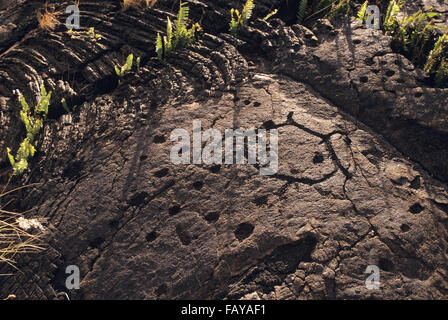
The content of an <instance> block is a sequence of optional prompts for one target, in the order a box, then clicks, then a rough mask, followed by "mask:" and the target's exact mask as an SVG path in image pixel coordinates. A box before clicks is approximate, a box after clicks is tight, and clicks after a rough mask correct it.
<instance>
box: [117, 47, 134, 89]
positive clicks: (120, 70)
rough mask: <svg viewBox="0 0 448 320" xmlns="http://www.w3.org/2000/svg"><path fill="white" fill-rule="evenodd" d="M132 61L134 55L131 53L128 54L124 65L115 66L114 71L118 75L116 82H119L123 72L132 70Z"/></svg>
mask: <svg viewBox="0 0 448 320" xmlns="http://www.w3.org/2000/svg"><path fill="white" fill-rule="evenodd" d="M133 63H134V55H133V54H132V53H131V54H130V55H128V57H127V59H126V63H125V64H124V65H122V66H121V67H117V66H115V73H116V74H117V76H118V77H119V79H118V84H120V83H121V78H123V76H124V75H125V73H126V72H129V71H131V70H132V64H133Z"/></svg>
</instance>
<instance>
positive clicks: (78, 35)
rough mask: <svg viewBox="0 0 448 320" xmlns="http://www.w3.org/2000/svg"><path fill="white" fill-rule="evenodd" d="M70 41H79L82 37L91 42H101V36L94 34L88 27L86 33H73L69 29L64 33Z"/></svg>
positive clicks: (91, 28) (92, 28)
mask: <svg viewBox="0 0 448 320" xmlns="http://www.w3.org/2000/svg"><path fill="white" fill-rule="evenodd" d="M66 32H67V34H68V35H69V36H70V38H71V39H80V38H82V37H88V38H90V39H91V40H92V41H97V40H101V35H99V34H98V33H95V28H94V27H90V28H89V30H87V31H74V30H73V29H69V30H67V31H66Z"/></svg>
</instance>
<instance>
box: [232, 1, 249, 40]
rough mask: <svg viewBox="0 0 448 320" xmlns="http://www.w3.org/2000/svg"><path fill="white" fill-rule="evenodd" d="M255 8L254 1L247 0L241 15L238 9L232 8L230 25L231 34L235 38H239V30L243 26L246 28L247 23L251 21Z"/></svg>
mask: <svg viewBox="0 0 448 320" xmlns="http://www.w3.org/2000/svg"><path fill="white" fill-rule="evenodd" d="M254 8H255V4H254V1H253V0H247V1H246V3H245V4H244V7H243V10H242V11H241V13H240V12H239V10H238V9H234V8H232V9H231V10H230V23H229V26H230V28H229V32H230V34H231V35H233V36H235V37H236V36H237V34H238V29H239V28H240V27H241V26H244V25H246V24H247V21H249V19H250V17H251V16H252V13H253V10H254Z"/></svg>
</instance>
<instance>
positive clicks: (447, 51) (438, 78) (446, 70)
mask: <svg viewBox="0 0 448 320" xmlns="http://www.w3.org/2000/svg"><path fill="white" fill-rule="evenodd" d="M447 56H448V32H447V33H445V34H443V35H441V36H439V38H438V39H437V41H436V42H435V44H434V47H433V48H432V50H431V52H430V53H429V55H428V59H427V60H426V63H425V66H424V68H423V69H424V70H425V71H426V72H428V73H429V74H431V75H432V76H434V81H435V85H436V86H438V87H442V88H445V87H448V60H447Z"/></svg>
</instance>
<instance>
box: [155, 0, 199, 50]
mask: <svg viewBox="0 0 448 320" xmlns="http://www.w3.org/2000/svg"><path fill="white" fill-rule="evenodd" d="M189 15H190V9H189V7H188V6H187V5H186V3H182V1H180V4H179V12H178V14H177V18H176V20H175V22H174V25H173V23H172V22H171V20H170V18H167V25H166V36H162V35H161V34H160V33H157V39H156V52H157V56H158V57H159V58H160V59H165V57H166V56H168V55H170V54H171V53H172V52H173V51H175V50H179V49H182V48H186V47H188V46H190V45H191V44H192V43H193V42H194V41H196V40H197V36H198V34H199V32H200V31H201V30H202V28H201V26H200V25H199V24H198V23H195V24H193V25H192V26H191V27H190V28H188V20H189Z"/></svg>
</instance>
